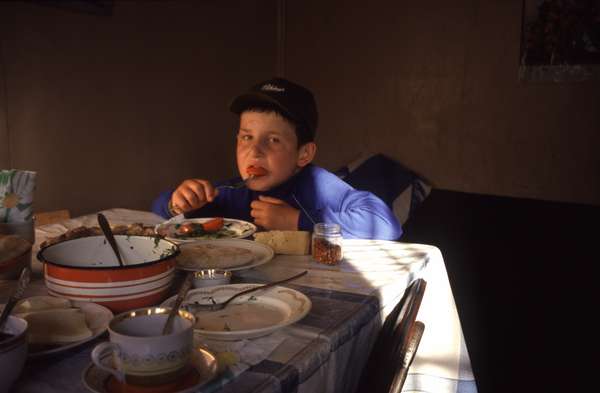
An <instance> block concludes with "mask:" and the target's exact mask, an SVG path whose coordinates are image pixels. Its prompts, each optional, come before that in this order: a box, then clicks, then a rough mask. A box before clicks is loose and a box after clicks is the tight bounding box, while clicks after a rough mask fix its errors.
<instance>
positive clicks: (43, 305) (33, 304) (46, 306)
mask: <svg viewBox="0 0 600 393" xmlns="http://www.w3.org/2000/svg"><path fill="white" fill-rule="evenodd" d="M70 307H71V301H70V300H69V299H65V298H60V297H54V296H31V297H28V298H27V299H24V300H22V301H20V302H19V304H17V305H16V306H15V308H14V311H13V312H14V313H15V314H24V313H30V312H34V311H44V310H52V309H57V308H70Z"/></svg>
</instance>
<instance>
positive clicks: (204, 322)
mask: <svg viewBox="0 0 600 393" xmlns="http://www.w3.org/2000/svg"><path fill="white" fill-rule="evenodd" d="M260 285H264V284H230V285H219V286H214V287H207V288H199V289H194V290H191V291H190V292H188V295H187V297H186V298H185V300H184V301H183V305H182V307H185V305H186V304H190V303H195V302H198V303H199V304H213V303H221V302H224V301H225V300H227V299H228V298H230V297H231V296H233V295H235V294H236V293H238V292H241V291H244V290H246V289H250V288H253V287H255V286H260ZM174 301H175V296H173V297H171V298H169V299H167V300H165V301H164V302H163V303H162V304H161V305H162V306H163V307H170V306H171V305H172V304H173V302H174ZM311 306H312V303H311V301H310V299H309V298H308V297H307V296H306V295H304V294H303V293H301V292H299V291H296V290H294V289H291V288H287V287H281V286H275V287H270V288H267V289H264V290H257V291H256V292H251V293H249V294H248V295H242V296H240V297H239V298H236V299H234V300H233V301H232V302H231V303H230V304H228V305H227V307H225V308H224V309H223V310H220V311H199V312H196V313H195V315H196V320H197V322H196V324H195V325H194V331H195V332H196V333H197V334H199V335H201V336H204V337H206V338H209V339H215V340H242V339H246V338H254V337H260V336H264V335H267V334H269V333H272V332H273V331H275V330H277V329H281V328H283V327H285V326H288V325H291V324H293V323H295V322H297V321H299V320H300V319H302V318H304V317H305V316H306V314H308V312H309V311H310V308H311Z"/></svg>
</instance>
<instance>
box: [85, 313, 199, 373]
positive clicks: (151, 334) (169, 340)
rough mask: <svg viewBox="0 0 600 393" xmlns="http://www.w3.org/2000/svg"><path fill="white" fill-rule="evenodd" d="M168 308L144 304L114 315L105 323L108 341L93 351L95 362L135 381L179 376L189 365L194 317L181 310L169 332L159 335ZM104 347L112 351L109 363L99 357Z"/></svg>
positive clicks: (105, 369) (101, 356)
mask: <svg viewBox="0 0 600 393" xmlns="http://www.w3.org/2000/svg"><path fill="white" fill-rule="evenodd" d="M170 310H171V309H170V308H166V307H146V308H140V309H137V310H132V311H127V312H124V313H122V314H119V315H117V316H115V317H114V318H113V319H112V320H111V321H110V323H109V325H108V332H109V337H110V341H109V342H103V343H101V344H98V345H97V346H96V347H95V348H94V350H93V351H92V361H93V362H94V364H95V365H96V366H97V367H98V368H100V369H102V370H104V371H107V372H109V373H111V374H112V375H113V376H114V377H115V378H116V379H117V380H118V381H120V382H127V383H129V384H134V385H158V384H164V383H169V382H172V381H174V380H176V379H177V378H178V377H180V376H182V375H183V374H184V373H185V372H186V371H188V368H189V367H190V360H191V354H192V348H193V326H194V323H195V318H194V316H193V315H192V314H191V313H188V312H186V311H183V310H180V311H179V315H176V316H175V319H174V321H173V331H172V333H171V334H168V335H162V329H163V327H164V325H165V322H166V321H167V317H168V314H169V311H170ZM107 351H111V352H112V364H105V363H103V362H102V361H101V359H103V358H107V356H103V355H104V354H105V353H106V352H107ZM109 358H110V357H109Z"/></svg>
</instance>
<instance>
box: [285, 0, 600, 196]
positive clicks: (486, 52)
mask: <svg viewBox="0 0 600 393" xmlns="http://www.w3.org/2000/svg"><path fill="white" fill-rule="evenodd" d="M521 7H522V1H521V0H511V1H477V0H459V1H452V2H448V1H442V0H434V1H427V2H416V1H412V2H409V1H402V2H397V1H379V2H371V3H368V2H364V1H358V0H348V1H344V2H342V1H330V2H321V1H318V0H307V1H303V2H295V1H289V2H287V19H286V24H287V31H286V33H287V36H286V40H287V41H286V48H287V52H286V72H287V76H288V77H290V78H291V79H296V80H299V81H301V82H303V83H305V84H306V85H308V86H310V87H311V88H313V89H314V90H315V92H316V95H317V100H318V105H319V107H320V115H321V123H320V124H321V125H320V129H319V131H318V135H319V136H318V143H319V147H320V155H319V159H318V161H319V162H320V163H321V164H323V165H324V166H327V167H331V168H336V167H339V166H341V165H343V164H344V163H346V162H348V161H350V160H352V159H354V158H356V157H357V156H358V155H360V154H361V153H363V152H368V151H380V152H383V153H386V154H388V155H390V156H392V157H394V158H396V159H398V160H399V161H400V162H402V163H404V164H405V165H406V166H408V167H409V168H411V169H413V170H415V171H417V172H419V173H421V174H422V175H424V176H425V177H426V178H428V179H429V180H430V181H431V182H432V183H433V184H434V185H435V186H437V187H439V188H444V189H449V190H456V191H464V192H475V193H483V194H495V195H503V196H517V197H525V198H536V199H545V200H554V201H566V202H580V203H590V204H596V205H598V204H600V154H598V146H600V132H598V131H599V130H600V110H598V108H599V106H598V105H599V102H600V89H599V85H600V84H599V83H598V82H587V83H561V84H555V83H546V84H543V83H537V84H525V83H520V82H519V81H518V63H519V48H520V32H521ZM308 24H310V26H311V28H310V29H309V28H307V26H308ZM340 143H343V146H344V148H343V149H339V146H340Z"/></svg>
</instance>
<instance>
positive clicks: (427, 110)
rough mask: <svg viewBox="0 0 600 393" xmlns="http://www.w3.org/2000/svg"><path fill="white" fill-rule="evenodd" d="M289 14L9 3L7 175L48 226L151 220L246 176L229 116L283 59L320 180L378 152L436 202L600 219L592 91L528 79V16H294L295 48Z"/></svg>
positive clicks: (263, 6) (289, 7)
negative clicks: (97, 219)
mask: <svg viewBox="0 0 600 393" xmlns="http://www.w3.org/2000/svg"><path fill="white" fill-rule="evenodd" d="M280 1H282V0H280ZM278 3H279V1H277V0H269V1H268V0H262V1H257V2H256V1H255V2H244V1H241V0H238V1H228V2H210V1H201V2H199V1H173V2H117V3H116V5H115V8H114V13H113V15H112V16H110V17H103V16H97V15H89V14H85V13H80V12H73V11H68V10H65V9H58V8H54V7H49V6H41V5H36V4H31V3H14V2H8V3H7V2H1V3H0V40H1V41H0V44H1V45H2V46H1V50H2V51H1V54H2V59H0V71H2V72H3V73H2V74H0V75H3V76H4V77H3V83H0V165H1V166H2V167H18V168H27V169H33V170H37V171H38V172H39V173H40V176H39V186H38V189H37V194H36V209H37V210H50V209H58V208H65V207H68V208H70V209H71V211H72V213H73V214H80V213H85V212H92V211H95V210H98V209H101V208H107V207H115V206H121V207H129V208H137V209H147V208H148V206H149V204H150V202H151V200H152V198H153V197H154V196H155V195H156V194H157V193H158V192H159V191H160V190H162V189H164V188H166V187H173V186H176V185H177V184H178V183H179V181H181V180H182V179H184V178H187V177H190V176H202V177H207V178H209V179H219V178H223V177H229V176H231V175H233V174H235V166H234V163H233V157H234V153H233V139H232V138H233V135H232V132H233V130H234V128H235V121H236V119H235V116H232V115H231V114H230V113H229V112H228V110H227V103H228V102H229V100H230V99H231V98H232V97H233V96H234V95H235V94H237V93H238V92H239V91H240V90H242V89H244V88H246V87H247V86H248V85H250V84H252V83H254V82H256V81H259V80H262V79H265V78H267V77H269V76H271V75H273V74H275V73H277V72H278V70H279V69H280V68H281V67H282V65H281V64H280V61H279V60H280V59H279V58H278V55H282V56H283V55H285V75H286V76H288V77H289V78H290V79H293V80H296V81H298V82H300V83H303V84H306V85H307V86H309V87H311V88H312V89H313V90H314V91H315V93H316V95H317V100H318V104H319V107H320V115H321V125H320V129H319V134H318V139H317V141H318V143H319V153H318V159H317V162H318V163H319V164H322V165H324V166H325V167H328V168H330V169H333V168H337V167H339V166H341V165H343V164H345V163H347V162H348V161H350V160H352V159H354V158H356V157H357V156H358V155H360V154H361V153H363V152H368V151H381V152H384V153H386V154H388V155H390V156H392V157H395V158H396V159H398V160H399V161H401V162H402V163H404V164H405V165H406V166H408V167H409V168H411V169H413V170H415V171H417V172H419V173H421V174H422V175H424V176H425V177H427V178H428V179H429V180H430V181H431V182H432V183H433V184H434V185H435V186H437V187H439V188H444V189H450V190H457V191H465V192H475V193H484V194H495V195H505V196H517V197H527V198H537V199H545V200H554V201H565V202H580V203H590V204H596V205H598V204H600V176H599V175H600V173H599V172H600V155H599V154H597V146H600V133H599V132H598V130H599V129H600V111H598V110H597V107H598V102H599V98H600V97H599V96H600V89H598V85H599V84H598V82H594V83H591V82H588V83H561V84H554V83H546V84H542V83H537V84H524V83H520V82H519V81H518V79H517V71H518V69H517V67H518V57H519V40H520V30H521V26H520V24H521V6H522V3H521V0H510V1H478V0H459V1H455V2H445V1H441V0H433V1H429V2H426V3H423V2H393V1H383V2H376V3H373V4H371V3H364V2H359V1H356V0H348V1H345V2H341V1H339V0H338V1H329V2H319V1H316V0H306V1H302V2H300V1H286V2H285V4H286V12H285V16H286V17H285V34H286V40H285V45H281V42H280V41H279V40H278V37H277V34H278V33H277V32H278V26H277V15H278V9H277V8H278ZM340 146H343V148H340Z"/></svg>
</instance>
